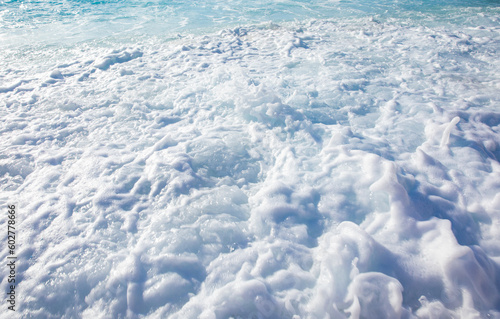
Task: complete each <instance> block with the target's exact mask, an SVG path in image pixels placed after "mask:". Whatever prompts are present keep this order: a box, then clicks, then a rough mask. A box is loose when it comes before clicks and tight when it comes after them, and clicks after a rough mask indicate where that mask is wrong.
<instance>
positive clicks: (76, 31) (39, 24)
mask: <svg viewBox="0 0 500 319" xmlns="http://www.w3.org/2000/svg"><path fill="white" fill-rule="evenodd" d="M499 6H500V4H499V2H498V1H486V0H474V1H462V0H461V1H409V0H405V1H364V0H359V1H345V0H340V1H325V0H316V1H292V0H286V1H262V0H258V1H242V0H236V1H137V0H135V1H50V0H47V1H2V2H0V39H1V40H2V45H4V46H18V45H26V44H33V43H45V44H57V43H75V42H79V41H86V40H90V39H103V38H121V39H124V38H128V37H141V36H175V35H177V34H185V33H199V32H207V31H214V30H217V29H221V28H224V27H234V26H238V25H249V24H256V23H262V22H269V21H272V22H284V21H294V20H299V21H303V20H307V19H327V18H330V19H349V18H351V19H352V18H360V17H365V16H369V17H373V18H375V19H378V20H381V21H385V20H388V19H403V20H407V23H421V24H424V25H436V24H442V23H452V24H463V25H464V26H465V25H474V24H476V23H477V20H478V19H479V20H480V17H478V16H477V15H479V14H480V13H481V12H485V13H487V12H491V11H492V10H493V11H497V10H498V7H499Z"/></svg>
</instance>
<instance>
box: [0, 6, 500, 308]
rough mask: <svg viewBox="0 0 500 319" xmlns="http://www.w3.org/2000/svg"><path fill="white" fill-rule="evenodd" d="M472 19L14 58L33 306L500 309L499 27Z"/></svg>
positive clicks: (8, 69) (24, 293) (7, 89)
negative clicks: (468, 24) (474, 24)
mask: <svg viewBox="0 0 500 319" xmlns="http://www.w3.org/2000/svg"><path fill="white" fill-rule="evenodd" d="M478 21H482V22H483V23H484V25H482V27H481V28H462V26H461V25H456V26H453V25H451V24H450V26H448V27H446V28H444V27H439V26H432V25H425V26H418V25H416V26H415V25H413V24H409V23H405V22H404V21H402V20H401V21H400V20H391V21H387V22H379V21H377V20H375V19H352V20H348V21H347V20H346V21H334V20H312V21H310V22H294V23H288V24H281V25H276V24H264V25H258V26H249V27H246V28H243V27H239V28H236V29H225V30H223V31H221V32H219V33H217V34H208V35H202V36H192V37H185V38H179V39H175V40H170V41H163V40H159V39H150V40H148V41H149V42H144V43H135V44H134V46H125V47H118V48H116V45H115V44H113V43H112V42H111V44H107V45H104V44H101V45H97V46H87V45H68V46H65V47H62V46H57V47H46V48H45V49H44V51H45V52H39V53H33V52H31V53H30V52H26V53H22V52H21V51H18V52H16V53H15V54H13V55H11V56H10V58H6V59H3V60H2V61H1V62H0V66H1V68H0V70H1V74H0V80H1V82H0V96H1V101H2V102H1V104H0V117H1V119H2V123H4V124H3V125H2V127H1V128H0V134H1V136H2V138H1V139H0V149H1V154H0V189H1V190H2V195H1V198H0V202H1V203H4V204H5V203H7V202H9V203H10V202H11V201H13V200H15V201H16V204H17V206H18V207H19V210H18V222H19V224H18V225H19V226H18V230H17V231H18V233H19V238H20V239H19V248H18V258H19V265H18V267H19V268H18V269H19V273H20V275H19V279H20V284H19V291H18V298H19V299H18V304H19V313H20V314H21V316H24V317H47V318H74V317H79V316H83V317H96V318H107V317H113V318H119V317H121V318H123V317H129V318H135V317H143V316H145V317H150V318H167V317H171V318H328V317H329V318H413V317H418V318H440V317H456V318H476V317H481V318H487V317H491V318H496V317H499V316H500V308H499V304H500V291H499V290H500V272H499V269H500V264H499V262H500V246H499V244H498V243H499V240H500V228H499V225H500V224H499V221H500V217H499V213H500V210H499V207H500V195H499V194H498V190H499V189H500V182H499V181H500V165H499V164H498V161H499V159H500V147H499V145H500V135H499V134H500V132H499V127H498V126H499V124H500V113H499V111H498V103H499V101H500V96H499V94H498V88H499V87H500V78H499V74H500V69H499V67H500V64H499V63H498V61H499V59H498V53H497V50H498V44H499V40H500V36H499V35H500V29H499V26H498V21H497V18H496V17H495V13H484V15H483V16H482V17H481V19H480V20H478ZM109 46H111V47H112V48H109ZM13 50H14V49H13ZM46 56H50V57H51V59H50V60H48V59H46ZM2 57H5V54H2ZM1 220H2V222H4V221H5V216H4V217H1ZM3 224H4V223H3ZM6 255H7V250H6V248H2V254H1V257H2V258H5V256H6ZM1 276H5V275H4V274H3V273H2V275H1ZM4 278H5V277H2V284H1V287H2V289H3V290H5V289H6V281H5V280H3V279H4ZM8 315H9V314H8V313H3V314H2V315H1V316H2V318H7V317H8Z"/></svg>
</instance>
